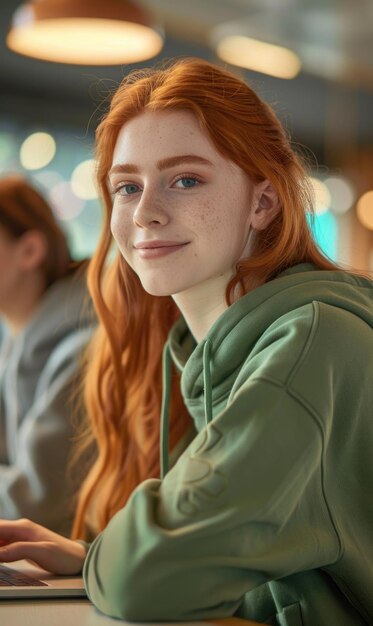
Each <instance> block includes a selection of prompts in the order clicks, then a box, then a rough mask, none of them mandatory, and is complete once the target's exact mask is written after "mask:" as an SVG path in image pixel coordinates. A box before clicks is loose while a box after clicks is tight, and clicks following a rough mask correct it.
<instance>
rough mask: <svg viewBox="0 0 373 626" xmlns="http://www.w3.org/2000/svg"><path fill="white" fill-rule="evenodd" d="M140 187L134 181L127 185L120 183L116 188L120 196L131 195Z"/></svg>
mask: <svg viewBox="0 0 373 626" xmlns="http://www.w3.org/2000/svg"><path fill="white" fill-rule="evenodd" d="M139 189H140V187H139V186H138V185H135V183H128V184H127V185H121V186H120V187H119V188H118V189H117V193H120V194H121V195H122V196H132V194H134V193H137V192H138V191H139Z"/></svg>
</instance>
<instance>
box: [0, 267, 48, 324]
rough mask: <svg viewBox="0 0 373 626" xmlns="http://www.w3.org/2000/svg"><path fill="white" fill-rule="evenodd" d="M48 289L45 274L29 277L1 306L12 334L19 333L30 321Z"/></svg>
mask: <svg viewBox="0 0 373 626" xmlns="http://www.w3.org/2000/svg"><path fill="white" fill-rule="evenodd" d="M45 290H46V284H45V278H44V276H43V277H42V276H39V275H37V276H33V277H28V280H26V281H22V285H18V288H17V289H16V290H15V291H14V292H13V293H12V294H11V296H10V297H8V298H7V301H6V302H5V303H4V304H3V303H2V306H1V314H2V315H3V317H4V319H5V321H6V323H7V325H8V326H9V329H10V332H11V333H12V335H18V334H19V333H20V332H21V331H22V330H23V329H24V328H25V326H27V324H28V323H29V321H30V319H31V318H32V316H33V314H34V312H35V311H36V309H37V308H38V306H39V304H40V301H41V299H42V297H43V295H44V292H45Z"/></svg>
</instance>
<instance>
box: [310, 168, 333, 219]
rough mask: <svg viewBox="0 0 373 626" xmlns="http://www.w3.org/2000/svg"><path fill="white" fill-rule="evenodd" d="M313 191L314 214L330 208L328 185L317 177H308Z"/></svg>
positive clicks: (320, 213) (330, 200) (319, 213)
mask: <svg viewBox="0 0 373 626" xmlns="http://www.w3.org/2000/svg"><path fill="white" fill-rule="evenodd" d="M310 182H311V185H312V187H313V193H314V210H315V213H316V215H322V214H323V213H326V211H328V210H329V209H330V206H331V202H332V199H331V195H330V192H329V189H328V187H327V186H326V185H325V183H323V182H322V181H321V180H319V179H318V178H314V177H311V178H310Z"/></svg>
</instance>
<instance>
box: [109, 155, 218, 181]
mask: <svg viewBox="0 0 373 626" xmlns="http://www.w3.org/2000/svg"><path fill="white" fill-rule="evenodd" d="M185 163H199V164H200V165H210V166H212V163H211V161H209V160H208V159H204V158H203V157H200V156H197V155H196V154H182V155H180V156H173V157H167V158H165V159H161V160H160V161H158V162H157V168H158V169H159V170H165V169H168V168H169V167H174V166H175V165H183V164H185ZM118 173H119V174H120V173H126V174H139V173H140V168H139V167H138V166H137V165H134V164H133V163H120V164H118V165H114V167H112V168H111V170H110V172H109V176H111V175H112V174H118Z"/></svg>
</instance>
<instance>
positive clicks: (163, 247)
mask: <svg viewBox="0 0 373 626" xmlns="http://www.w3.org/2000/svg"><path fill="white" fill-rule="evenodd" d="M188 243H189V241H160V240H152V241H140V242H139V243H137V244H136V245H135V246H134V248H135V249H136V250H137V251H138V255H139V256H140V258H142V259H155V258H159V257H162V256H166V255H168V254H172V253H174V252H177V251H178V250H181V248H184V247H185V246H187V245H188Z"/></svg>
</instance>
